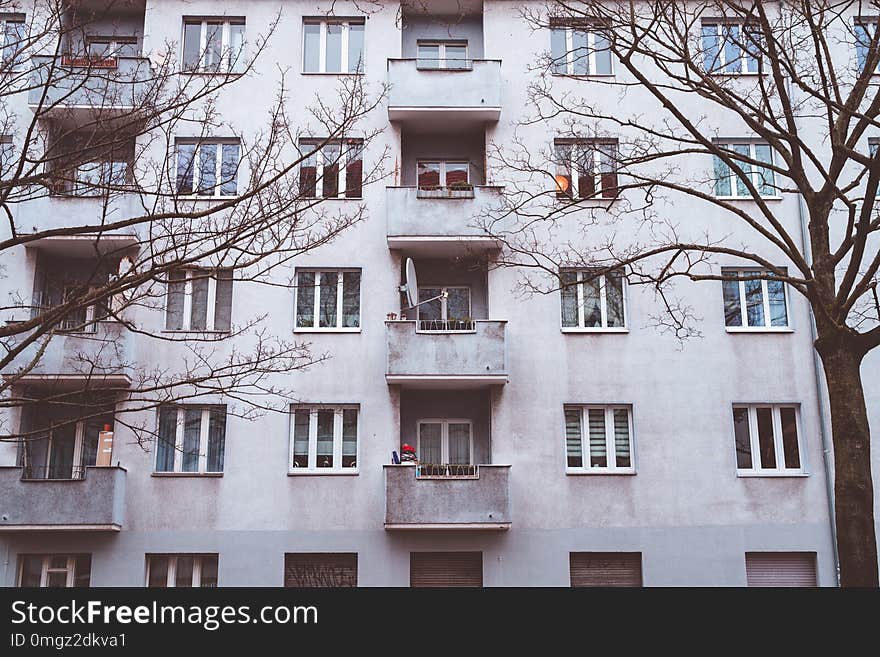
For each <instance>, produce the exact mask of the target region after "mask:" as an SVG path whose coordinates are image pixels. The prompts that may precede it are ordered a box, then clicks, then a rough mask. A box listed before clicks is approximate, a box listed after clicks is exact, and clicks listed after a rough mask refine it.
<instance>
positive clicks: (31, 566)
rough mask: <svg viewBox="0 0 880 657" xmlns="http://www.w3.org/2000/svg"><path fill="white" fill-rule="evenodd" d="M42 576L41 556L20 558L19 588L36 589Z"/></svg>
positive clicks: (29, 555) (27, 555)
mask: <svg viewBox="0 0 880 657" xmlns="http://www.w3.org/2000/svg"><path fill="white" fill-rule="evenodd" d="M42 574H43V555H42V554H26V555H23V556H22V557H21V577H20V579H19V586H24V587H38V586H40V579H41V577H42Z"/></svg>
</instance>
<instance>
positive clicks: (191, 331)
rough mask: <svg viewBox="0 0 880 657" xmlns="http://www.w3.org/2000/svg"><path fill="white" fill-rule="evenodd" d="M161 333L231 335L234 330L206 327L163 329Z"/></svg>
mask: <svg viewBox="0 0 880 657" xmlns="http://www.w3.org/2000/svg"><path fill="white" fill-rule="evenodd" d="M159 332H160V333H167V334H169V335H229V334H230V333H232V331H208V330H205V329H163V330H161V331H159Z"/></svg>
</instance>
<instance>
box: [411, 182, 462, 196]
mask: <svg viewBox="0 0 880 657" xmlns="http://www.w3.org/2000/svg"><path fill="white" fill-rule="evenodd" d="M475 196H476V194H475V193H474V186H473V185H471V184H462V183H459V184H455V185H446V186H444V185H420V186H419V188H418V191H417V192H416V198H474V197H475Z"/></svg>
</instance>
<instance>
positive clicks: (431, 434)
mask: <svg viewBox="0 0 880 657" xmlns="http://www.w3.org/2000/svg"><path fill="white" fill-rule="evenodd" d="M418 424H419V433H418V438H417V443H416V453H417V454H418V459H419V463H420V464H421V465H425V464H427V465H472V464H473V462H474V441H473V436H472V431H471V421H470V420H449V419H442V420H419V423H418Z"/></svg>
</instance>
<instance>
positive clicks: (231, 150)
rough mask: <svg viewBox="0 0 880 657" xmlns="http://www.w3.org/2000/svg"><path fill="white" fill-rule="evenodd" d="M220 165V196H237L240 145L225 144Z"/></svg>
mask: <svg viewBox="0 0 880 657" xmlns="http://www.w3.org/2000/svg"><path fill="white" fill-rule="evenodd" d="M222 157H223V159H222V161H221V163H220V194H221V195H223V196H235V195H236V194H237V193H238V159H239V145H238V144H223V153H222Z"/></svg>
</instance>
